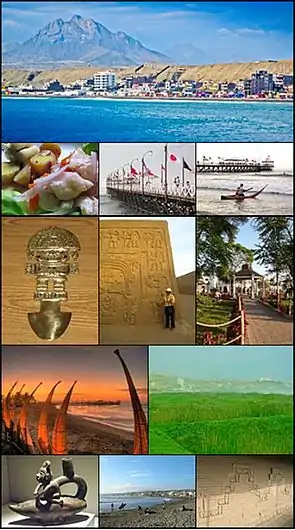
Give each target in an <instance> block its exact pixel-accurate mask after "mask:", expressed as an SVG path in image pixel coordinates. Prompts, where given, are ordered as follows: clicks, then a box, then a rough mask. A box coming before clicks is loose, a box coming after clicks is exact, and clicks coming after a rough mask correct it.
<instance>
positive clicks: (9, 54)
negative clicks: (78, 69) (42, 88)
mask: <svg viewBox="0 0 295 530" xmlns="http://www.w3.org/2000/svg"><path fill="white" fill-rule="evenodd" d="M167 61H169V62H173V61H172V59H170V58H168V57H167V56H166V55H163V54H161V53H159V52H157V51H154V50H150V49H148V48H146V47H145V46H143V44H141V42H139V41H138V40H135V39H133V38H132V37H130V36H129V35H126V33H123V32H122V31H118V32H117V33H113V32H111V31H109V30H108V29H107V28H106V27H105V26H103V25H102V24H100V23H99V22H96V21H95V20H93V19H91V18H88V19H85V18H83V17H81V16H79V15H75V16H73V17H72V18H71V19H70V20H67V21H64V20H63V19H62V18H58V19H56V20H54V21H53V22H50V23H49V24H47V26H45V27H44V28H42V29H40V30H39V31H38V33H37V34H36V35H35V36H33V37H31V38H30V39H28V40H27V41H25V42H23V43H15V44H14V45H13V44H9V45H8V46H6V47H5V46H4V47H3V50H2V62H3V64H6V65H13V66H18V65H22V66H25V67H26V66H31V65H35V66H36V65H41V66H42V67H44V66H46V65H48V66H50V65H54V66H55V65H58V64H60V66H62V65H66V64H70V65H71V66H72V65H75V66H79V65H81V66H83V65H85V66H87V65H93V66H94V65H99V66H128V65H140V64H142V63H145V62H154V63H166V62H167Z"/></svg>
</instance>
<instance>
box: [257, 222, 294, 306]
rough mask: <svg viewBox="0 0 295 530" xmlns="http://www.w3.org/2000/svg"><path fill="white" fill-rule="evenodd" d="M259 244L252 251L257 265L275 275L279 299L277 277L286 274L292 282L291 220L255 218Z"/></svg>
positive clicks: (292, 244)
mask: <svg viewBox="0 0 295 530" xmlns="http://www.w3.org/2000/svg"><path fill="white" fill-rule="evenodd" d="M253 224H254V227H255V229H256V231H257V234H258V238H259V243H258V245H257V248H256V249H255V250H254V256H255V258H256V260H257V261H258V263H260V264H263V265H265V266H266V267H268V270H269V272H271V273H275V275H276V286H277V297H278V299H279V275H280V274H283V273H286V274H288V275H289V276H290V277H291V278H292V281H293V277H294V263H293V257H294V256H293V247H294V239H293V218H292V217H256V218H255V219H254V220H253Z"/></svg>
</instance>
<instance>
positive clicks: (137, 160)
mask: <svg viewBox="0 0 295 530" xmlns="http://www.w3.org/2000/svg"><path fill="white" fill-rule="evenodd" d="M133 162H140V160H139V158H133V160H131V162H130V174H131V177H132V176H133V175H132V173H131V168H132V167H133ZM132 184H133V182H132V179H131V180H130V192H131V193H132Z"/></svg>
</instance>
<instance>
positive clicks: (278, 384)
mask: <svg viewBox="0 0 295 530" xmlns="http://www.w3.org/2000/svg"><path fill="white" fill-rule="evenodd" d="M196 355H198V354H197V352H196ZM149 386H150V392H155V393H157V392H213V393H232V392H238V393H242V394H248V393H250V394H251V393H258V394H286V395H291V394H292V393H293V385H292V383H291V382H289V381H274V380H272V379H269V378H260V379H259V380H257V381H238V380H234V381H233V380H225V379H215V380H209V381H204V380H198V379H193V378H187V377H181V376H178V377H177V376H173V375H160V374H150V383H149Z"/></svg>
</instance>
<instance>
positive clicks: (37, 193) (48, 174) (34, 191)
mask: <svg viewBox="0 0 295 530" xmlns="http://www.w3.org/2000/svg"><path fill="white" fill-rule="evenodd" d="M1 181H2V215H19V216H20V215H98V144H96V143H90V144H57V143H42V144H32V143H7V144H3V145H2V164H1Z"/></svg>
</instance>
